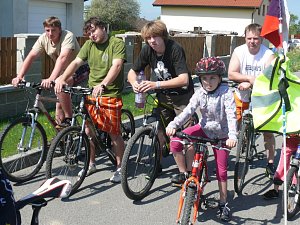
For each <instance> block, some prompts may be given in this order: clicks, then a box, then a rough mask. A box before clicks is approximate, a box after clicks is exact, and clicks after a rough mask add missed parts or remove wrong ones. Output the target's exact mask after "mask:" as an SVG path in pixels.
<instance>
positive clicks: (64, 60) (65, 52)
mask: <svg viewBox="0 0 300 225" xmlns="http://www.w3.org/2000/svg"><path fill="white" fill-rule="evenodd" d="M72 51H73V50H72V49H66V48H65V49H62V51H61V53H60V55H59V56H58V58H57V60H56V63H55V66H54V69H53V71H52V73H51V75H50V77H49V79H51V80H55V79H56V78H58V77H59V76H60V75H61V74H62V72H63V70H65V69H66V68H67V67H68V65H69V64H70V62H71V59H70V57H71V55H72Z"/></svg>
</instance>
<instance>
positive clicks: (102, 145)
mask: <svg viewBox="0 0 300 225" xmlns="http://www.w3.org/2000/svg"><path fill="white" fill-rule="evenodd" d="M75 88H76V87H73V91H74V90H75ZM80 88H81V87H80ZM71 89H72V88H71ZM82 91H83V93H80V94H82V96H81V98H80V103H79V109H78V112H76V113H75V114H74V115H73V117H72V122H71V125H72V126H74V125H76V121H77V118H78V117H80V118H82V123H81V131H80V132H81V134H83V133H85V128H86V123H87V121H89V123H88V127H89V128H90V129H91V130H92V133H93V134H94V135H95V138H94V139H93V141H94V142H95V147H98V148H99V149H100V150H101V151H106V152H107V154H109V155H110V156H111V157H114V154H113V153H112V151H111V149H110V148H111V146H109V145H110V144H111V142H110V138H109V135H108V134H107V133H106V132H102V131H101V130H99V129H97V128H96V126H95V124H94V123H93V121H92V119H91V115H90V113H89V111H88V110H87V108H86V103H87V102H88V103H89V104H94V103H93V102H91V101H87V99H86V96H87V95H90V94H91V93H92V89H89V88H84V89H82ZM65 92H69V93H73V94H74V92H72V91H71V90H69V91H65ZM96 105H97V104H96ZM102 134H103V136H102ZM100 139H102V140H104V141H100ZM82 141H83V139H82V135H80V140H79V146H82ZM80 148H81V147H79V148H78V152H77V156H79V154H80Z"/></svg>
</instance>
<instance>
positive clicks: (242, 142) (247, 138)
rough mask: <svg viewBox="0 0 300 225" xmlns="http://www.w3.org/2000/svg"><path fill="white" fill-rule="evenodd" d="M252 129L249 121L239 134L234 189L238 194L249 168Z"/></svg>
mask: <svg viewBox="0 0 300 225" xmlns="http://www.w3.org/2000/svg"><path fill="white" fill-rule="evenodd" d="M251 140H252V138H251V131H250V125H249V123H242V127H241V130H240V132H239V135H238V145H237V151H236V161H235V166H234V179H233V181H234V190H235V192H236V193H237V194H241V192H242V190H243V188H244V183H245V178H246V174H247V173H248V169H249V155H248V154H249V150H250V148H251Z"/></svg>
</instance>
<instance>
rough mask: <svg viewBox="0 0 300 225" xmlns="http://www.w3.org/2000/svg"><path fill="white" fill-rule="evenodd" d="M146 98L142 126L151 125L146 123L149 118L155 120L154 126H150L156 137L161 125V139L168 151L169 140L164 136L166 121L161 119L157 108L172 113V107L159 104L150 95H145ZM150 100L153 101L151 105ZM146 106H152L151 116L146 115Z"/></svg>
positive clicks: (161, 116)
mask: <svg viewBox="0 0 300 225" xmlns="http://www.w3.org/2000/svg"><path fill="white" fill-rule="evenodd" d="M147 94H148V96H147V98H146V104H145V107H144V118H143V126H150V125H151V123H150V122H148V120H149V118H151V117H152V118H154V119H155V124H154V125H151V126H153V128H154V131H155V133H154V135H158V130H159V127H160V126H161V125H162V128H163V129H162V131H163V137H164V139H165V145H166V147H167V148H168V149H169V147H170V138H169V137H168V136H167V134H166V132H165V131H166V129H165V128H166V127H167V125H168V124H167V121H166V119H165V118H164V117H163V115H162V114H161V112H160V110H159V108H163V109H166V110H169V111H173V110H174V109H173V107H171V106H169V105H167V104H165V103H163V102H159V101H158V100H157V98H156V97H153V96H152V95H151V94H150V93H147ZM150 99H151V100H153V103H151V102H150ZM147 105H148V106H152V107H153V109H152V112H151V114H150V115H149V114H148V113H147Z"/></svg>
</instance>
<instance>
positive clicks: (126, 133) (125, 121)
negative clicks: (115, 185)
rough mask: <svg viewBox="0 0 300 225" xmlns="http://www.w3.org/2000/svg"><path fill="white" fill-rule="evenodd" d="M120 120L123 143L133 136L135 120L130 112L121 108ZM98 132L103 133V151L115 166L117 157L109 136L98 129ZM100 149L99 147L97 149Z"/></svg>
mask: <svg viewBox="0 0 300 225" xmlns="http://www.w3.org/2000/svg"><path fill="white" fill-rule="evenodd" d="M121 117H122V121H121V135H122V138H123V140H124V142H125V144H126V143H127V142H128V140H129V139H130V138H131V137H132V136H133V134H134V133H135V121H134V117H133V115H132V113H131V112H130V111H129V110H128V109H122V116H121ZM99 133H102V135H104V137H105V138H104V140H103V141H104V142H105V145H106V148H105V152H106V154H107V156H108V159H109V160H110V161H111V163H112V164H113V165H114V166H116V165H117V159H116V155H115V153H114V151H113V150H112V143H111V139H110V136H109V135H108V134H107V133H105V132H103V131H101V130H99ZM99 150H100V151H101V149H99Z"/></svg>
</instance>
